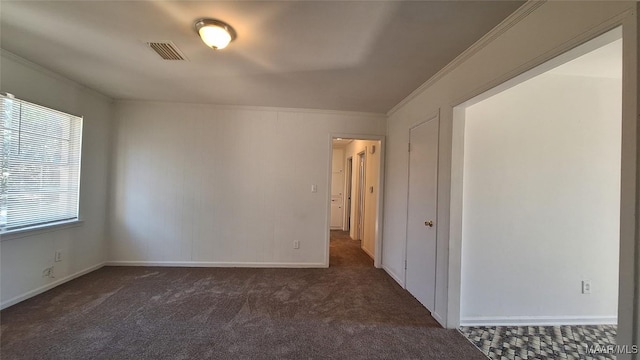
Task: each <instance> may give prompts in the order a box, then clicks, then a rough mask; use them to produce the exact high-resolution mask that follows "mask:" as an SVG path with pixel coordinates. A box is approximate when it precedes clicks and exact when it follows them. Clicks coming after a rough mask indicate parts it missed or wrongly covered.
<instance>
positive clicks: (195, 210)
mask: <svg viewBox="0 0 640 360" xmlns="http://www.w3.org/2000/svg"><path fill="white" fill-rule="evenodd" d="M385 122H386V116H384V115H367V114H357V113H341V112H328V111H327V112H321V111H304V110H287V109H264V108H236V107H218V106H211V105H197V104H181V103H162V102H134V101H131V102H129V101H123V102H117V103H116V127H115V133H114V159H113V161H114V166H113V173H112V174H113V188H112V193H113V201H112V206H111V210H110V215H111V217H110V229H111V231H110V240H111V242H110V255H109V260H111V261H112V262H117V263H121V264H122V263H123V264H132V263H133V264H152V263H159V264H183V265H211V266H217V265H235V266H314V267H320V266H328V256H327V255H328V254H327V252H328V247H327V239H328V223H327V216H328V214H327V201H328V199H329V191H330V189H329V186H330V185H329V184H328V181H329V176H328V174H329V166H330V156H331V140H330V133H342V134H345V133H347V134H348V133H358V134H372V135H380V134H384V132H385ZM312 184H317V185H318V192H317V193H312V192H311V185H312ZM294 240H299V241H300V248H299V249H294V248H293V241H294Z"/></svg>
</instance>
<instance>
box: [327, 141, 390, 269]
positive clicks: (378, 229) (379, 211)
mask: <svg viewBox="0 0 640 360" xmlns="http://www.w3.org/2000/svg"><path fill="white" fill-rule="evenodd" d="M337 138H343V139H344V138H346V139H357V140H377V141H380V149H379V150H377V151H380V166H379V169H380V171H379V172H378V184H379V185H378V200H377V201H376V224H375V234H376V235H375V237H374V241H375V251H376V253H375V254H374V257H373V266H375V267H376V268H380V267H382V242H383V239H382V230H383V228H382V222H383V219H384V217H383V216H384V213H383V208H384V174H385V147H386V144H385V136H384V135H371V134H350V133H329V136H328V137H327V148H326V149H327V151H326V154H327V158H328V160H327V170H326V174H327V184H331V162H332V150H333V140H334V139H337ZM326 206H327V210H326V214H325V227H324V228H325V242H326V244H325V256H324V266H325V267H329V246H330V244H331V233H330V230H329V226H330V225H331V191H330V190H327V191H326Z"/></svg>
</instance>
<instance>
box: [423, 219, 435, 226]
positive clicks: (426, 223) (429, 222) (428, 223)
mask: <svg viewBox="0 0 640 360" xmlns="http://www.w3.org/2000/svg"><path fill="white" fill-rule="evenodd" d="M424 226H428V227H433V220H429V221H425V222H424Z"/></svg>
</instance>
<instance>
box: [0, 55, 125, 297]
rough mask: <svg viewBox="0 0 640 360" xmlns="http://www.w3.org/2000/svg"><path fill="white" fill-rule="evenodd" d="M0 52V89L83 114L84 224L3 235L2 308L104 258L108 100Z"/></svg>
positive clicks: (81, 201)
mask: <svg viewBox="0 0 640 360" xmlns="http://www.w3.org/2000/svg"><path fill="white" fill-rule="evenodd" d="M1 55H2V56H1V58H0V61H1V62H0V78H1V79H2V80H1V83H0V91H1V92H9V93H12V94H14V95H15V96H16V97H17V98H20V99H24V100H27V101H30V102H33V103H36V104H40V105H44V106H47V107H51V108H53V109H56V110H60V111H64V112H68V113H71V114H74V115H79V116H83V117H84V123H83V124H84V125H83V141H82V170H81V171H82V173H81V182H80V218H81V219H82V220H84V222H83V223H82V224H80V225H78V226H76V227H73V228H64V229H56V230H52V231H47V232H28V233H23V234H20V235H19V236H16V235H8V236H4V237H3V239H2V242H1V243H0V253H1V261H0V263H1V271H0V273H1V275H0V280H1V284H2V286H1V289H0V291H1V299H2V300H1V301H2V306H3V307H4V306H8V305H11V304H13V303H15V302H18V301H20V300H23V299H25V298H27V297H30V296H33V295H35V294H37V293H38V292H41V291H44V290H46V289H48V288H49V287H51V286H53V285H56V284H59V283H60V282H62V281H64V280H66V279H68V278H69V277H71V276H74V275H77V274H78V273H82V272H84V271H87V270H91V269H94V268H96V267H98V266H101V265H102V263H103V262H104V261H105V258H106V255H105V254H106V244H105V219H106V216H105V215H106V203H107V188H108V184H107V177H108V166H109V156H108V154H109V139H110V129H111V127H110V122H111V115H112V104H111V100H110V99H108V98H106V97H104V96H102V95H100V94H98V93H96V92H94V91H92V90H89V89H87V88H84V87H81V86H80V85H77V84H75V83H73V82H71V81H70V80H66V79H65V78H63V77H61V76H59V75H56V74H54V73H52V72H49V71H47V70H45V69H43V68H41V67H39V66H37V65H35V64H32V63H29V62H27V61H26V60H23V59H21V58H18V57H17V56H15V55H12V54H10V53H7V52H4V51H3V52H2V54H1ZM56 250H62V255H63V260H62V261H60V262H54V252H55V251H56ZM50 266H54V274H55V279H50V278H44V277H42V271H43V270H44V269H45V268H47V267H50Z"/></svg>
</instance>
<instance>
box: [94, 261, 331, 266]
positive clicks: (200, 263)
mask: <svg viewBox="0 0 640 360" xmlns="http://www.w3.org/2000/svg"><path fill="white" fill-rule="evenodd" d="M105 266H166V267H244V268H326V267H327V265H326V264H324V263H280V262H224V261H107V262H106V263H105Z"/></svg>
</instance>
